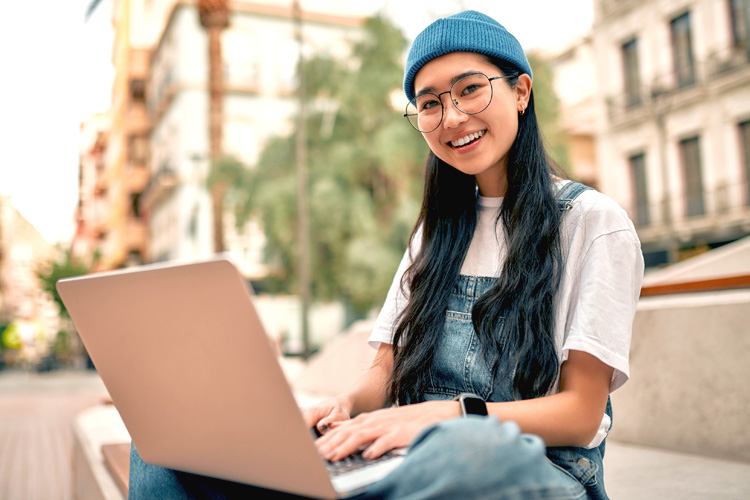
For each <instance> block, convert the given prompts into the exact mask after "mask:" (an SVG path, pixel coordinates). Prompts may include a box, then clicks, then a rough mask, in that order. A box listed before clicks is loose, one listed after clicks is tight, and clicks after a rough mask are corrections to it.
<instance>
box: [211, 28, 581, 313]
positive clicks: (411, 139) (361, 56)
mask: <svg viewBox="0 0 750 500" xmlns="http://www.w3.org/2000/svg"><path fill="white" fill-rule="evenodd" d="M406 45H407V41H406V39H405V38H404V36H403V35H402V33H401V32H399V31H398V30H397V29H396V28H395V27H394V26H392V25H391V24H389V23H388V22H387V21H385V20H384V19H382V18H380V17H374V18H371V19H369V20H367V21H366V23H365V26H364V37H363V39H362V40H361V41H360V42H359V43H357V44H355V45H354V46H353V47H352V55H351V57H350V58H349V59H347V60H343V61H342V60H336V59H333V58H330V57H325V56H318V57H315V58H313V59H310V60H308V61H307V62H306V65H305V75H306V95H307V98H308V103H309V104H308V110H309V111H308V117H307V125H306V134H307V140H308V142H307V148H308V171H309V191H308V192H309V195H308V198H309V207H310V227H311V247H312V248H311V255H310V259H311V268H312V291H313V297H314V299H316V300H343V301H345V302H347V303H349V304H350V305H352V306H353V308H354V310H355V311H356V312H357V313H364V312H366V311H367V310H369V309H370V308H372V307H374V306H377V305H379V304H381V303H382V301H383V299H384V297H385V294H386V292H387V290H388V287H389V286H390V283H391V280H392V278H393V274H394V272H395V270H396V267H397V266H398V262H399V260H400V258H401V256H402V255H403V252H404V249H405V246H406V243H407V240H408V235H409V232H410V231H411V228H412V226H413V224H414V221H415V220H416V216H417V213H418V210H419V204H420V199H421V193H422V184H423V180H422V179H423V168H424V160H425V158H426V155H427V151H428V150H427V146H426V144H425V142H424V140H423V139H422V137H421V136H420V134H419V133H417V132H416V131H414V130H413V129H412V128H411V127H410V126H409V125H408V123H406V120H404V118H403V112H404V111H403V109H404V108H403V106H404V105H405V104H406V102H405V97H404V96H403V92H402V91H401V84H402V78H403V63H402V57H403V52H404V49H405V48H406ZM532 64H533V66H534V71H535V73H534V75H535V78H534V89H535V97H536V99H537V113H538V114H539V119H540V122H541V125H542V129H543V131H544V133H545V137H546V140H547V143H548V146H549V147H550V151H551V154H552V156H553V157H554V158H555V159H556V160H557V161H558V162H560V164H561V165H563V167H565V166H566V164H567V150H566V147H565V143H564V136H563V134H562V132H561V131H560V129H559V126H558V124H557V119H558V116H557V115H558V108H559V105H558V101H557V98H556V96H555V94H554V89H553V87H552V76H551V71H550V69H549V66H548V65H546V64H545V63H544V61H543V60H540V59H538V58H532ZM394 102H396V103H397V105H395V106H394ZM236 162H237V161H236V160H233V159H225V164H223V165H219V163H220V162H217V164H216V165H214V166H213V167H214V168H215V169H217V170H219V171H223V172H224V174H221V173H217V174H216V175H223V176H225V177H223V180H225V181H227V183H228V184H229V185H230V186H232V187H231V189H230V192H229V193H228V194H229V200H228V202H229V203H230V204H231V205H233V206H234V210H235V214H236V220H237V223H238V226H240V227H241V226H242V225H244V224H245V222H246V221H247V220H248V217H250V216H255V217H258V218H259V219H260V221H261V223H262V225H263V228H264V232H265V237H266V255H265V263H266V266H267V268H268V269H269V271H270V274H269V276H268V277H267V278H266V279H265V280H264V283H263V284H262V285H263V287H264V289H266V290H268V291H270V292H282V293H295V292H296V291H297V253H296V252H297V225H296V220H297V187H296V172H295V141H294V136H293V135H291V136H285V137H276V138H274V139H272V140H271V141H269V142H268V143H267V145H266V147H265V148H264V149H263V151H262V152H261V155H260V159H259V161H258V163H257V165H254V166H252V167H251V168H249V169H246V170H243V169H238V168H236Z"/></svg>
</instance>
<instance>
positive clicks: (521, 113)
mask: <svg viewBox="0 0 750 500" xmlns="http://www.w3.org/2000/svg"><path fill="white" fill-rule="evenodd" d="M525 112H526V107H525V106H524V105H523V104H521V110H520V111H519V113H520V115H521V116H523V114H524V113H525Z"/></svg>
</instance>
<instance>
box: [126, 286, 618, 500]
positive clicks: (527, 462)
mask: <svg viewBox="0 0 750 500" xmlns="http://www.w3.org/2000/svg"><path fill="white" fill-rule="evenodd" d="M494 282H495V279H494V278H483V277H476V276H461V277H460V278H459V282H458V284H457V286H456V289H455V290H454V292H453V295H452V297H451V299H450V301H449V304H448V311H447V312H446V319H445V326H444V328H443V329H442V331H441V333H440V338H439V339H438V343H437V346H436V348H435V357H434V359H433V362H432V366H431V367H430V384H429V387H428V388H427V390H426V391H425V392H424V393H423V394H421V395H420V398H419V399H420V400H421V401H427V400H437V399H451V398H452V397H454V396H455V395H457V394H460V393H462V392H473V393H475V394H478V395H480V396H482V397H483V398H484V399H486V400H487V401H507V400H509V399H510V398H511V397H512V396H511V395H512V390H511V389H512V387H511V385H510V384H512V379H513V377H512V367H510V366H509V363H508V362H507V360H506V359H505V357H504V356H503V355H502V353H496V354H495V355H496V356H499V366H498V367H497V369H496V371H495V373H494V374H493V373H492V369H491V365H492V363H490V362H489V360H487V359H485V358H486V356H485V355H484V353H483V352H482V351H481V349H480V347H479V343H478V339H477V337H476V332H474V328H473V325H472V322H471V309H472V307H473V305H474V303H475V302H476V300H477V299H478V298H479V297H480V296H481V295H482V294H484V293H485V292H486V291H487V290H488V289H489V288H490V287H491V286H492V285H493V284H494ZM607 412H608V413H609V414H610V416H611V409H610V405H609V403H608V404H607ZM603 457H604V443H602V445H601V446H599V447H597V448H594V449H590V450H589V449H584V448H577V447H561V448H546V447H545V445H544V443H543V442H542V440H541V439H539V438H538V437H536V436H531V435H525V434H521V433H520V430H519V428H518V426H517V425H516V424H515V423H513V422H504V423H500V422H499V421H498V420H497V418H494V417H486V418H484V417H470V418H466V419H452V420H447V421H445V422H441V423H439V424H437V425H434V426H432V427H429V428H427V429H425V430H424V431H423V432H422V433H421V434H420V435H419V436H418V437H417V438H416V440H415V441H414V443H413V444H412V447H411V450H410V452H409V454H408V455H407V457H406V459H405V460H404V462H403V463H402V464H401V465H400V466H399V467H398V468H397V469H396V470H394V471H393V472H391V474H390V475H388V476H387V477H386V478H384V479H383V480H381V481H380V482H378V483H376V484H374V485H372V486H371V487H370V488H369V490H368V491H366V492H365V493H363V494H361V495H358V496H357V497H355V498H356V500H365V499H384V500H386V499H403V500H422V499H446V500H448V499H459V498H460V499H464V498H465V499H523V500H529V499H577V498H586V499H597V500H605V499H607V495H606V493H605V491H604V484H603V479H604V471H603V468H602V459H603ZM130 498H131V499H150V498H164V499H175V500H177V499H187V498H277V499H293V498H300V497H297V496H293V495H288V494H284V493H278V492H271V491H268V490H264V489H261V488H257V487H253V486H248V485H242V484H238V483H232V482H229V481H223V480H219V479H215V478H206V477H202V476H196V475H194V474H188V473H184V472H177V471H173V470H168V469H164V468H161V467H156V466H152V465H147V464H145V463H144V462H143V461H142V460H141V459H140V456H138V453H137V451H136V450H135V448H133V450H132V453H131V461H130Z"/></svg>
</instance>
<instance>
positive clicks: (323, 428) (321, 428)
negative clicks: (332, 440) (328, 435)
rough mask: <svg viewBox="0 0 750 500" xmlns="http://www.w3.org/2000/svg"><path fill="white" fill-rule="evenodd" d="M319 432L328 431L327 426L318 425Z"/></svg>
mask: <svg viewBox="0 0 750 500" xmlns="http://www.w3.org/2000/svg"><path fill="white" fill-rule="evenodd" d="M319 428H320V432H326V431H327V430H328V424H320V427H319Z"/></svg>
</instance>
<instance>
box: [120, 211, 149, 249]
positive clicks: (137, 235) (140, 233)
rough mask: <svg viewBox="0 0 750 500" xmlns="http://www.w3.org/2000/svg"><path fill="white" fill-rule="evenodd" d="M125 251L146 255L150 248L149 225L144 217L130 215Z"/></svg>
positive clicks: (126, 223)
mask: <svg viewBox="0 0 750 500" xmlns="http://www.w3.org/2000/svg"><path fill="white" fill-rule="evenodd" d="M124 244H125V253H126V254H133V253H137V254H139V255H141V258H143V257H145V255H146V249H147V248H148V227H147V226H146V222H145V221H144V220H143V219H138V218H135V217H128V219H127V221H126V222H125V234H124Z"/></svg>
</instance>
